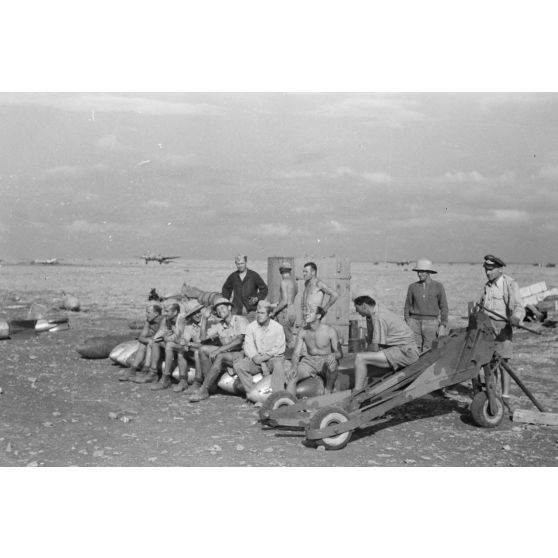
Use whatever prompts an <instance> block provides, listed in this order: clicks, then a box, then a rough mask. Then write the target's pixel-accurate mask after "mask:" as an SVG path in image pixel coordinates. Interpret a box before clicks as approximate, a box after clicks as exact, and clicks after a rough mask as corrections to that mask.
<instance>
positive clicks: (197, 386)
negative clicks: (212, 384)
mask: <svg viewBox="0 0 558 558" xmlns="http://www.w3.org/2000/svg"><path fill="white" fill-rule="evenodd" d="M201 387H202V385H201V384H200V383H198V382H194V383H193V384H192V385H191V386H190V387H189V388H188V389H187V390H186V393H187V394H188V395H192V394H194V393H196V392H197V391H199V390H200V388H201Z"/></svg>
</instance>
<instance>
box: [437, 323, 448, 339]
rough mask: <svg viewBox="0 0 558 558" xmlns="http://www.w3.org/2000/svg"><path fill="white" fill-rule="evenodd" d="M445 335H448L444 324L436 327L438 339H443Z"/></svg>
mask: <svg viewBox="0 0 558 558" xmlns="http://www.w3.org/2000/svg"><path fill="white" fill-rule="evenodd" d="M447 334H448V331H447V327H446V326H445V325H444V324H440V325H439V326H438V337H444V335H447Z"/></svg>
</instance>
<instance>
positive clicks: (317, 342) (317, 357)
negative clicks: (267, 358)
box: [287, 307, 343, 396]
mask: <svg viewBox="0 0 558 558" xmlns="http://www.w3.org/2000/svg"><path fill="white" fill-rule="evenodd" d="M324 315H325V312H324V310H323V309H322V308H320V307H318V308H317V309H316V310H309V311H308V313H307V314H306V316H305V326H304V327H303V328H302V329H301V330H300V331H299V332H298V337H297V339H296V345H295V349H294V352H293V356H292V359H291V363H292V367H291V370H290V372H288V373H287V391H288V392H289V393H291V394H292V395H294V396H296V384H297V382H300V381H301V380H304V379H306V378H309V377H314V376H316V375H320V374H322V372H323V371H324V369H325V380H324V385H325V392H326V393H331V392H332V391H333V388H334V387H335V380H337V372H338V369H339V361H340V360H341V359H342V358H343V351H342V350H341V343H339V337H338V335H337V331H336V329H335V328H334V327H332V326H330V325H327V324H322V318H323V317H324ZM304 347H306V352H307V354H306V355H305V356H304V357H302V359H300V355H301V353H302V351H303V348H304ZM299 360H300V362H299Z"/></svg>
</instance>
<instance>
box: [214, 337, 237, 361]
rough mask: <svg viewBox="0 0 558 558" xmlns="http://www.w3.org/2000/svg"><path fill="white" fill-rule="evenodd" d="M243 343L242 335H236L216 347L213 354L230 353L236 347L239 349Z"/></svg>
mask: <svg viewBox="0 0 558 558" xmlns="http://www.w3.org/2000/svg"><path fill="white" fill-rule="evenodd" d="M243 343H244V335H236V336H235V337H233V338H232V339H231V340H230V341H229V342H228V343H226V344H225V345H222V346H221V347H218V348H217V350H216V351H215V353H214V354H215V356H217V355H218V354H220V353H230V352H232V351H234V350H236V349H241V348H242V344H243Z"/></svg>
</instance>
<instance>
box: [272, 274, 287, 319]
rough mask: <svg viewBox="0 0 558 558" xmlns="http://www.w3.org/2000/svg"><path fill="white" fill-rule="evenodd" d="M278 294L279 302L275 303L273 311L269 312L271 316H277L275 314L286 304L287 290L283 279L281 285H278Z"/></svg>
mask: <svg viewBox="0 0 558 558" xmlns="http://www.w3.org/2000/svg"><path fill="white" fill-rule="evenodd" d="M280 293H281V294H280V296H279V303H278V304H277V306H276V307H275V310H273V312H271V317H272V318H275V316H277V314H279V313H280V312H281V310H283V308H286V307H287V305H288V302H287V301H288V298H287V297H288V290H287V285H286V282H285V281H281V287H280Z"/></svg>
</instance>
